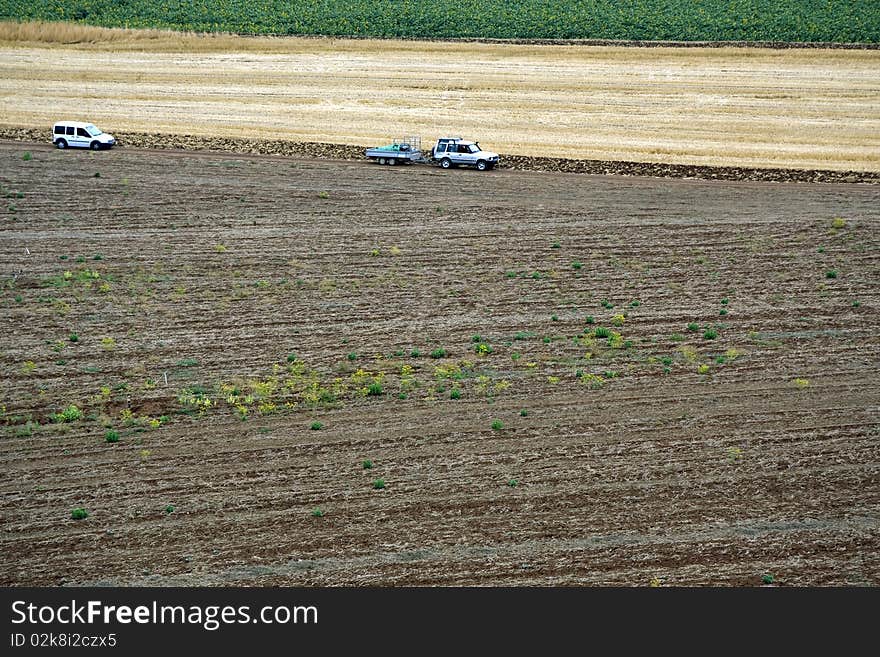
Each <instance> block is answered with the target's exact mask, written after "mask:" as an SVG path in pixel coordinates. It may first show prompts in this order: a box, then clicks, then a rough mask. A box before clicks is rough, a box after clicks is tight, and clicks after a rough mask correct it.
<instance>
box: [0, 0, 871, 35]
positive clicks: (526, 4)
mask: <svg viewBox="0 0 880 657" xmlns="http://www.w3.org/2000/svg"><path fill="white" fill-rule="evenodd" d="M0 19H13V20H43V21H77V22H82V23H87V24H90V25H98V26H104V27H129V28H170V29H174V30H185V31H197V32H235V33H243V34H290V35H313V34H322V35H335V36H365V37H406V38H499V39H517V38H518V39H625V40H649V41H651V40H674V41H790V42H840V43H880V2H878V1H877V0H668V1H666V2H661V1H660V0H433V1H432V2H422V1H421V0H398V1H387V0H386V1H382V0H299V1H297V2H290V1H289V0H190V1H183V0H129V1H128V2H124V3H122V2H115V1H113V0H32V1H31V2H27V3H25V2H21V0H0Z"/></svg>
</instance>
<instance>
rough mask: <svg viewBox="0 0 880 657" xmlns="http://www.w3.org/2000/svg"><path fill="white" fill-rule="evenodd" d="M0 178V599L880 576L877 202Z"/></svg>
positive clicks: (240, 177)
mask: <svg viewBox="0 0 880 657" xmlns="http://www.w3.org/2000/svg"><path fill="white" fill-rule="evenodd" d="M26 150H27V152H29V153H30V154H31V157H30V158H26V157H25V155H24V153H25V151H26ZM0 185H2V189H0V192H2V194H3V196H4V198H3V204H2V205H0V262H2V263H3V264H2V271H0V282H2V297H0V308H2V310H0V317H2V323H3V326H4V327H5V330H4V338H5V339H4V344H3V349H2V356H0V358H2V362H0V367H2V368H3V371H4V372H6V375H5V376H4V381H3V387H2V401H0V403H2V405H3V407H4V411H3V413H4V414H3V420H4V425H3V427H2V437H0V462H2V468H3V472H4V477H3V481H2V483H0V491H2V496H0V500H2V501H0V515H2V518H3V532H2V535H0V554H2V557H3V563H4V565H5V568H4V569H3V573H2V575H0V584H3V585H59V584H69V585H72V584H98V583H100V584H113V585H153V584H179V585H217V586H224V585H256V586H264V585H402V584H415V585H450V584H456V585H457V584H463V585H493V586H494V585H503V584H510V585H618V584H619V585H648V584H649V583H650V582H651V581H652V580H656V581H657V582H659V583H660V584H663V585H668V584H678V585H733V586H741V585H760V584H761V577H762V575H764V574H770V575H773V576H774V577H775V581H776V583H777V584H781V585H784V586H788V585H792V586H801V585H872V586H876V585H878V584H880V560H878V559H877V554H878V549H880V485H878V483H880V482H878V477H880V412H878V409H880V403H878V400H880V397H878V393H877V384H878V375H877V363H878V362H880V346H878V345H880V343H878V340H877V339H876V336H877V333H878V328H880V327H878V324H880V322H878V306H877V292H878V287H877V281H878V276H880V265H878V261H877V258H876V253H877V249H878V247H880V230H878V221H880V211H878V208H880V190H878V188H877V187H876V186H873V185H853V184H845V183H843V184H837V185H828V184H814V183H803V184H783V183H766V182H720V181H703V180H673V179H648V178H639V177H632V178H627V177H604V176H591V175H570V174H565V173H541V172H522V171H493V172H488V173H478V172H475V171H471V170H452V171H442V170H440V169H437V168H434V167H426V166H411V167H394V168H391V167H380V166H378V165H372V164H369V163H365V162H346V161H338V160H330V159H308V158H302V157H280V156H262V155H239V154H232V153H195V152H177V151H167V152H147V151H142V150H138V149H135V148H120V149H115V150H112V151H107V152H100V153H91V152H78V151H77V152H73V151H66V152H61V151H55V150H52V149H50V148H48V147H47V146H43V147H34V146H26V145H24V144H21V143H15V142H0ZM835 219H838V221H836V222H835V221H834V220H835ZM835 226H836V227H835ZM574 263H579V264H580V267H577V266H576V265H575V264H574ZM66 272H69V273H66ZM829 272H836V277H833V278H832V277H829V276H831V275H832V274H830V273H829ZM605 300H607V301H608V303H606V304H604V305H603V304H602V302H603V301H605ZM634 301H638V304H634V303H633V302H634ZM612 304H613V308H608V306H609V305H612ZM722 311H725V314H721V313H722ZM617 314H625V315H626V316H625V317H624V318H622V319H623V321H622V325H620V326H614V316H615V315H617ZM588 317H592V318H593V319H594V323H589V320H588ZM692 322H693V323H695V324H697V325H698V326H699V330H697V331H689V330H688V328H687V327H688V324H689V323H692ZM620 323H621V322H620V320H618V324H620ZM597 326H602V327H607V328H609V329H613V330H614V331H617V332H619V333H620V338H619V339H617V341H616V343H615V344H614V345H609V344H608V341H607V338H601V337H599V338H597V337H593V336H592V334H593V331H594V330H595V328H596V327H597ZM711 328H714V330H716V331H717V337H715V339H709V338H708V337H706V336H705V331H706V330H707V329H711ZM73 334H75V335H76V338H77V339H76V341H72V340H71V335H73ZM475 336H479V340H477V341H474V337H475ZM480 345H486V347H485V348H483V349H481V347H480ZM440 347H442V348H444V349H445V350H446V355H445V356H444V357H441V358H431V357H430V356H429V354H430V353H431V352H432V351H434V350H435V349H438V348H440ZM489 349H491V351H490V352H489ZM414 350H418V354H417V355H413V351H414ZM480 351H485V352H488V353H483V354H480V353H479V352H480ZM587 352H590V353H591V355H592V357H591V358H586V354H587ZM292 353H294V354H295V355H296V358H295V359H292V360H291V359H289V358H288V355H289V354H292ZM719 361H724V362H719ZM701 366H705V367H704V368H703V369H704V373H700V367H701ZM405 368H409V369H408V370H407V369H405ZM612 372H614V373H615V375H614V376H612V375H611V373H612ZM456 376H457V377H458V378H455V377H456ZM166 377H167V383H166ZM450 377H452V378H450ZM376 383H378V384H379V385H381V394H376V395H370V394H366V393H367V392H368V390H369V385H370V384H376ZM590 383H592V384H593V385H590ZM273 386H274V387H273ZM600 386H601V387H600ZM451 390H459V391H460V397H461V398H460V399H451V398H450V391H451ZM400 393H405V395H406V398H400V396H399V395H400ZM313 395H317V396H316V397H313ZM322 395H323V396H322ZM247 396H250V397H251V399H249V400H248V399H246V397H247ZM321 399H323V401H321ZM201 400H209V401H210V405H207V406H206V405H205V403H204V402H203V401H201ZM200 404H201V406H200ZM71 405H76V406H77V407H78V408H79V409H81V410H82V411H83V414H84V417H83V418H81V419H78V420H74V421H70V422H62V421H55V422H53V421H52V419H53V416H55V414H57V413H59V412H60V411H62V410H64V409H66V408H68V407H69V406H71ZM242 408H243V409H244V413H242V411H241V409H242ZM521 410H526V411H527V413H526V414H525V415H523V414H521V412H520V411H521ZM242 414H244V415H246V417H247V419H241V417H240V416H241V415H242ZM55 419H56V420H60V419H61V418H58V417H56V418H55ZM495 420H498V421H500V423H501V425H502V426H501V427H500V428H497V429H493V428H492V425H493V421H495ZM316 421H317V422H320V423H321V424H322V426H321V428H320V429H319V430H312V429H311V428H310V426H311V425H312V423H313V422H316ZM28 422H30V424H28ZM37 423H39V424H37ZM108 430H113V431H117V432H118V433H119V436H120V439H119V442H118V443H116V444H111V443H108V442H106V440H105V434H106V432H107V431H108ZM366 459H369V460H371V461H372V462H373V468H372V469H369V470H366V469H364V468H363V466H362V462H363V461H364V460H366ZM376 479H383V480H384V481H385V483H386V487H385V488H384V489H382V490H378V489H374V487H373V485H372V482H373V481H374V480H376ZM511 480H516V484H517V485H516V486H512V485H509V484H511V483H513V482H512V481H511ZM168 505H172V506H173V507H174V508H173V511H172V512H168V511H169V510H167V509H166V507H168ZM76 507H83V508H85V509H87V510H88V512H89V517H88V518H87V519H86V520H81V521H75V520H72V519H71V510H72V509H73V508H76ZM315 509H321V510H323V511H324V512H325V515H324V516H323V517H315V516H313V515H312V514H311V512H312V511H313V510H315Z"/></svg>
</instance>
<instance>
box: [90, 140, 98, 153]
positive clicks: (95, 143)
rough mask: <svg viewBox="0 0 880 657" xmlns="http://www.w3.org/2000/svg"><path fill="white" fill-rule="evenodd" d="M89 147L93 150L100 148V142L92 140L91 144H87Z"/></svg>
mask: <svg viewBox="0 0 880 657" xmlns="http://www.w3.org/2000/svg"><path fill="white" fill-rule="evenodd" d="M89 148H91V149H92V150H93V151H97V150H100V149H101V143H100V142H97V141H93V142H92V143H91V144H89Z"/></svg>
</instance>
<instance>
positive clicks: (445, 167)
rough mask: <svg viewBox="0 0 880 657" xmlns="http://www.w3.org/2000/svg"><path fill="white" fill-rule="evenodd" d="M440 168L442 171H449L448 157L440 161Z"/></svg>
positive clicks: (449, 161) (450, 163) (450, 162)
mask: <svg viewBox="0 0 880 657" xmlns="http://www.w3.org/2000/svg"><path fill="white" fill-rule="evenodd" d="M440 166H441V167H442V168H444V169H451V168H452V160H450V159H449V158H448V157H444V158H443V159H442V160H440Z"/></svg>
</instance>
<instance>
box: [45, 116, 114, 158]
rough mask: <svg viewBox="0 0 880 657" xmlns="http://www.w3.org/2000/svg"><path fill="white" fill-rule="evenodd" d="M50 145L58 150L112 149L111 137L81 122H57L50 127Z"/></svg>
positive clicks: (112, 138) (89, 124) (112, 141)
mask: <svg viewBox="0 0 880 657" xmlns="http://www.w3.org/2000/svg"><path fill="white" fill-rule="evenodd" d="M52 143H53V144H55V146H57V147H58V148H68V147H69V148H91V149H92V150H93V151H97V150H100V149H102V148H113V144H115V143H116V139H115V138H114V137H113V135H108V134H107V133H106V132H101V131H100V130H99V129H98V128H96V127H95V126H94V125H93V124H91V123H83V122H82V121H59V122H58V123H56V124H55V125H54V126H52Z"/></svg>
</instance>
